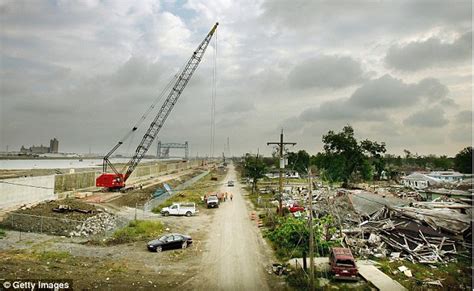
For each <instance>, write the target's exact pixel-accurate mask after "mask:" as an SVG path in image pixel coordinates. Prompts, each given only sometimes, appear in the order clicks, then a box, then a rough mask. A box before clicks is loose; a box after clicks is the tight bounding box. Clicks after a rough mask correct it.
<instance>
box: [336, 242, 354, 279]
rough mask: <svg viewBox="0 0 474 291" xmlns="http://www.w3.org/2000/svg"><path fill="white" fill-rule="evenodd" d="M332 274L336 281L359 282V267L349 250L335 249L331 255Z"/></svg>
mask: <svg viewBox="0 0 474 291" xmlns="http://www.w3.org/2000/svg"><path fill="white" fill-rule="evenodd" d="M329 265H330V268H331V273H332V274H333V275H334V278H336V279H345V280H358V273H359V272H358V271H357V266H356V263H355V260H354V257H353V256H352V253H351V250H350V249H348V248H339V247H334V248H332V249H331V254H330V255H329Z"/></svg>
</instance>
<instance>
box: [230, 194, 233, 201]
mask: <svg viewBox="0 0 474 291" xmlns="http://www.w3.org/2000/svg"><path fill="white" fill-rule="evenodd" d="M232 198H234V194H232V193H230V201H232Z"/></svg>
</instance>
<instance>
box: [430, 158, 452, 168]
mask: <svg viewBox="0 0 474 291" xmlns="http://www.w3.org/2000/svg"><path fill="white" fill-rule="evenodd" d="M432 163H433V167H434V168H435V169H439V170H447V169H452V167H453V162H452V161H451V160H450V159H449V158H448V157H447V156H440V157H436V156H435V157H434V159H433V162H432Z"/></svg>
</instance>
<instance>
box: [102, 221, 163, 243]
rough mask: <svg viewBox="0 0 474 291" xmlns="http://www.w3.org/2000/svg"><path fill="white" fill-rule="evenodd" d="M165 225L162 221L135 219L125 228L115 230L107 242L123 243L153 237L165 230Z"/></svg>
mask: <svg viewBox="0 0 474 291" xmlns="http://www.w3.org/2000/svg"><path fill="white" fill-rule="evenodd" d="M163 229H164V226H163V223H161V222H160V221H151V220H133V221H131V222H130V223H129V224H128V225H127V226H125V227H124V228H121V229H119V230H117V231H115V232H114V234H113V235H112V238H111V239H109V240H107V241H106V243H107V244H121V243H129V242H134V241H141V240H147V239H153V238H156V237H157V236H159V235H160V234H161V233H162V232H163Z"/></svg>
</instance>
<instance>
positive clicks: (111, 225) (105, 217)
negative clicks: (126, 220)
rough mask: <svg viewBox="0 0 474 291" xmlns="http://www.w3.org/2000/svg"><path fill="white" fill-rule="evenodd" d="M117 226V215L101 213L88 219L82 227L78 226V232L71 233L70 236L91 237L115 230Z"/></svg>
mask: <svg viewBox="0 0 474 291" xmlns="http://www.w3.org/2000/svg"><path fill="white" fill-rule="evenodd" d="M116 226H117V219H116V217H115V215H113V214H110V213H107V212H101V213H99V214H97V215H94V216H91V217H88V218H87V219H86V220H85V221H84V222H83V223H82V224H81V225H78V226H76V230H74V231H71V232H70V233H69V235H70V236H85V237H87V236H91V235H96V234H101V233H105V232H107V231H111V230H114V229H115V227H116Z"/></svg>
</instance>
